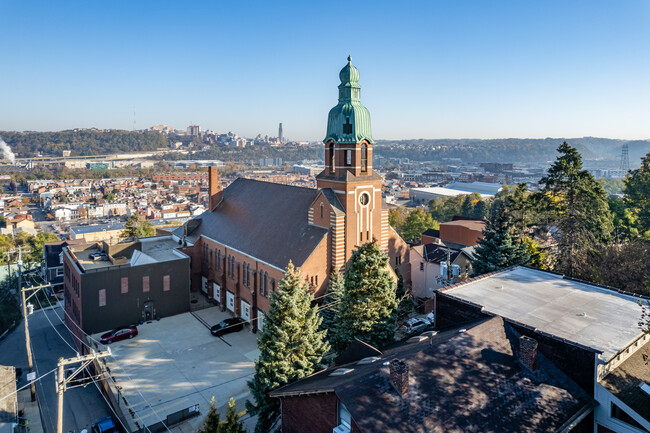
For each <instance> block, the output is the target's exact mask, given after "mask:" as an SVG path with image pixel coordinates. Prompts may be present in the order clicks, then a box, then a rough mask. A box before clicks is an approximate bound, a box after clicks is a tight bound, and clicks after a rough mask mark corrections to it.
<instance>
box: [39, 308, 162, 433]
mask: <svg viewBox="0 0 650 433" xmlns="http://www.w3.org/2000/svg"><path fill="white" fill-rule="evenodd" d="M36 299H37V300H38V297H37V298H36ZM38 302H39V305H41V304H40V300H38ZM48 302H49V300H48ZM49 303H50V306H52V303H51V302H49ZM42 308H43V307H42V306H41V310H42ZM55 308H56V307H54V306H52V311H54V314H55V315H56V316H57V317H58V318H59V320H61V316H59V315H58V314H57V313H56V311H55ZM43 311H44V310H43ZM45 316H46V317H47V314H46V315H45ZM48 321H49V322H50V325H52V328H54V330H55V331H56V333H57V335H58V336H59V337H60V338H61V339H62V340H63V342H64V343H66V344H67V345H68V346H69V347H70V348H72V350H75V351H76V349H75V348H74V347H72V346H71V345H70V344H69V343H68V342H67V341H66V340H65V338H64V337H63V336H62V335H61V334H60V333H59V332H58V331H57V330H56V328H55V327H54V325H53V324H52V322H51V321H50V320H49V318H48ZM61 323H63V325H64V326H65V327H66V329H68V332H70V334H71V335H74V334H73V333H72V332H71V331H70V328H68V327H67V326H66V325H65V323H64V322H63V321H62V320H61ZM82 332H83V331H82ZM75 337H76V335H75ZM77 338H78V337H77ZM79 341H80V342H81V343H83V341H82V340H81V339H80V340H79ZM86 346H87V347H88V348H89V349H91V350H94V349H93V348H92V347H90V346H88V345H87V344H86ZM120 368H121V367H120ZM86 370H87V368H86ZM107 377H108V378H109V379H110V380H111V381H112V382H113V384H114V385H115V387H116V388H117V383H115V380H114V379H113V378H112V377H111V376H110V375H107ZM130 380H131V379H130ZM94 381H95V380H94V378H93V382H94ZM95 385H96V384H95ZM72 388H76V387H72ZM100 394H101V390H100ZM140 395H141V396H142V394H140ZM102 397H103V398H104V400H105V401H106V402H107V403H108V401H107V400H106V397H105V396H104V395H103V394H102ZM142 398H143V400H144V401H145V403H147V404H148V405H149V408H150V409H151V410H152V411H153V412H154V414H156V416H157V418H158V419H159V420H160V417H159V416H158V414H157V412H156V411H155V410H154V409H153V407H151V403H149V402H148V401H147V400H146V399H145V398H144V397H142ZM109 407H110V408H111V410H112V411H113V413H115V410H114V409H113V407H112V406H110V403H109ZM48 410H49V409H48ZM134 413H135V412H134ZM116 416H117V414H116ZM136 416H137V417H138V419H139V420H140V422H141V423H142V424H143V425H144V420H143V419H142V417H140V415H137V414H136ZM161 422H162V421H161ZM120 423H121V421H120ZM163 424H164V423H163ZM145 428H147V427H146V426H145ZM127 431H128V429H127Z"/></svg>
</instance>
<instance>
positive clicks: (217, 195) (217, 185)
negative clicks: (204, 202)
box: [208, 165, 222, 210]
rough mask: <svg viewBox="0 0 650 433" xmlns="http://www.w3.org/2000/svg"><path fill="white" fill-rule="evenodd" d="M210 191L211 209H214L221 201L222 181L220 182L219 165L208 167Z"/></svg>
mask: <svg viewBox="0 0 650 433" xmlns="http://www.w3.org/2000/svg"><path fill="white" fill-rule="evenodd" d="M208 193H209V194H210V200H209V209H208V210H213V209H214V208H215V207H217V205H218V204H219V202H220V201H221V194H222V191H221V182H219V171H218V170H217V167H215V166H213V165H211V166H210V167H208Z"/></svg>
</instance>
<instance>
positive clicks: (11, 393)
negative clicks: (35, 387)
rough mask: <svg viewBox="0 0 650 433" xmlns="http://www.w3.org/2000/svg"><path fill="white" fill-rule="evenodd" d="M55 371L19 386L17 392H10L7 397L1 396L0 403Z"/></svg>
mask: <svg viewBox="0 0 650 433" xmlns="http://www.w3.org/2000/svg"><path fill="white" fill-rule="evenodd" d="M55 371H56V368H53V369H52V370H50V371H48V372H47V373H45V374H44V375H42V376H39V377H37V378H36V379H34V380H32V381H31V382H29V383H28V384H27V385H23V386H21V387H20V388H18V389H17V390H15V391H12V392H10V393H9V394H7V395H5V396H3V397H0V401H2V400H4V399H7V398H9V397H11V396H12V395H14V394H18V392H20V391H22V390H23V389H25V388H27V387H28V386H30V385H31V384H32V382H33V383H36V382H38V381H39V380H41V379H43V378H44V377H45V376H49V375H50V374H52V373H54V372H55Z"/></svg>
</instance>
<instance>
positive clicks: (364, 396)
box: [270, 317, 595, 433]
mask: <svg viewBox="0 0 650 433" xmlns="http://www.w3.org/2000/svg"><path fill="white" fill-rule="evenodd" d="M365 351H366V352H367V349H366V350H365ZM270 395H271V397H275V398H279V399H280V400H281V402H282V403H281V414H282V432H283V433H331V432H334V433H350V432H353V433H376V432H384V433H425V432H426V433H464V432H481V433H491V432H494V433H508V432H512V433H526V432H530V433H533V432H534V433H538V432H550V431H552V432H585V433H586V432H592V431H593V427H592V423H591V422H590V419H588V415H590V414H591V412H592V410H593V408H594V406H595V402H594V400H593V398H592V397H591V396H589V395H588V394H587V393H586V392H585V391H584V390H582V389H581V388H580V387H579V386H578V385H577V384H576V383H575V382H574V381H572V380H571V379H570V378H569V377H568V376H567V375H566V374H564V373H563V372H562V371H561V369H559V368H558V367H557V366H556V365H554V364H553V362H552V361H551V360H549V359H548V358H547V357H546V356H544V355H543V354H542V353H540V352H539V351H538V350H537V342H536V341H535V340H534V339H532V338H529V337H526V336H523V335H521V334H520V333H519V332H518V331H517V330H516V329H515V328H514V327H513V326H511V325H509V324H508V323H506V322H504V320H503V319H501V318H500V317H492V318H487V319H482V320H479V321H477V322H474V323H473V324H469V325H468V324H465V325H463V326H462V327H454V328H451V329H447V330H445V331H439V332H430V333H428V335H421V336H417V337H413V338H411V339H409V340H408V341H407V342H404V343H400V344H397V345H395V346H393V347H390V348H388V349H386V350H385V351H384V352H383V353H382V352H379V351H376V352H375V354H374V355H372V356H365V357H364V358H361V359H359V358H357V359H354V360H353V361H351V362H347V363H346V364H342V365H337V366H335V367H332V368H329V369H326V370H323V371H320V372H318V373H315V374H313V375H311V376H309V377H306V378H304V379H301V380H299V381H297V382H295V383H292V384H289V385H287V386H284V387H282V388H279V389H277V390H275V391H272V392H271V394H270Z"/></svg>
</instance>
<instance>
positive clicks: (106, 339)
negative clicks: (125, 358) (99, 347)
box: [99, 325, 138, 344]
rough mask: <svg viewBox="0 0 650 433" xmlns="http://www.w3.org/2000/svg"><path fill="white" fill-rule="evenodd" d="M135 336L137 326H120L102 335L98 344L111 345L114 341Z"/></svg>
mask: <svg viewBox="0 0 650 433" xmlns="http://www.w3.org/2000/svg"><path fill="white" fill-rule="evenodd" d="M136 335H138V327H137V326H135V325H131V326H120V327H119V328H115V329H113V330H112V331H110V332H107V333H106V334H104V335H102V338H101V339H100V340H99V342H100V343H102V344H111V343H112V342H114V341H120V340H126V339H127V338H133V337H135V336H136Z"/></svg>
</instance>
